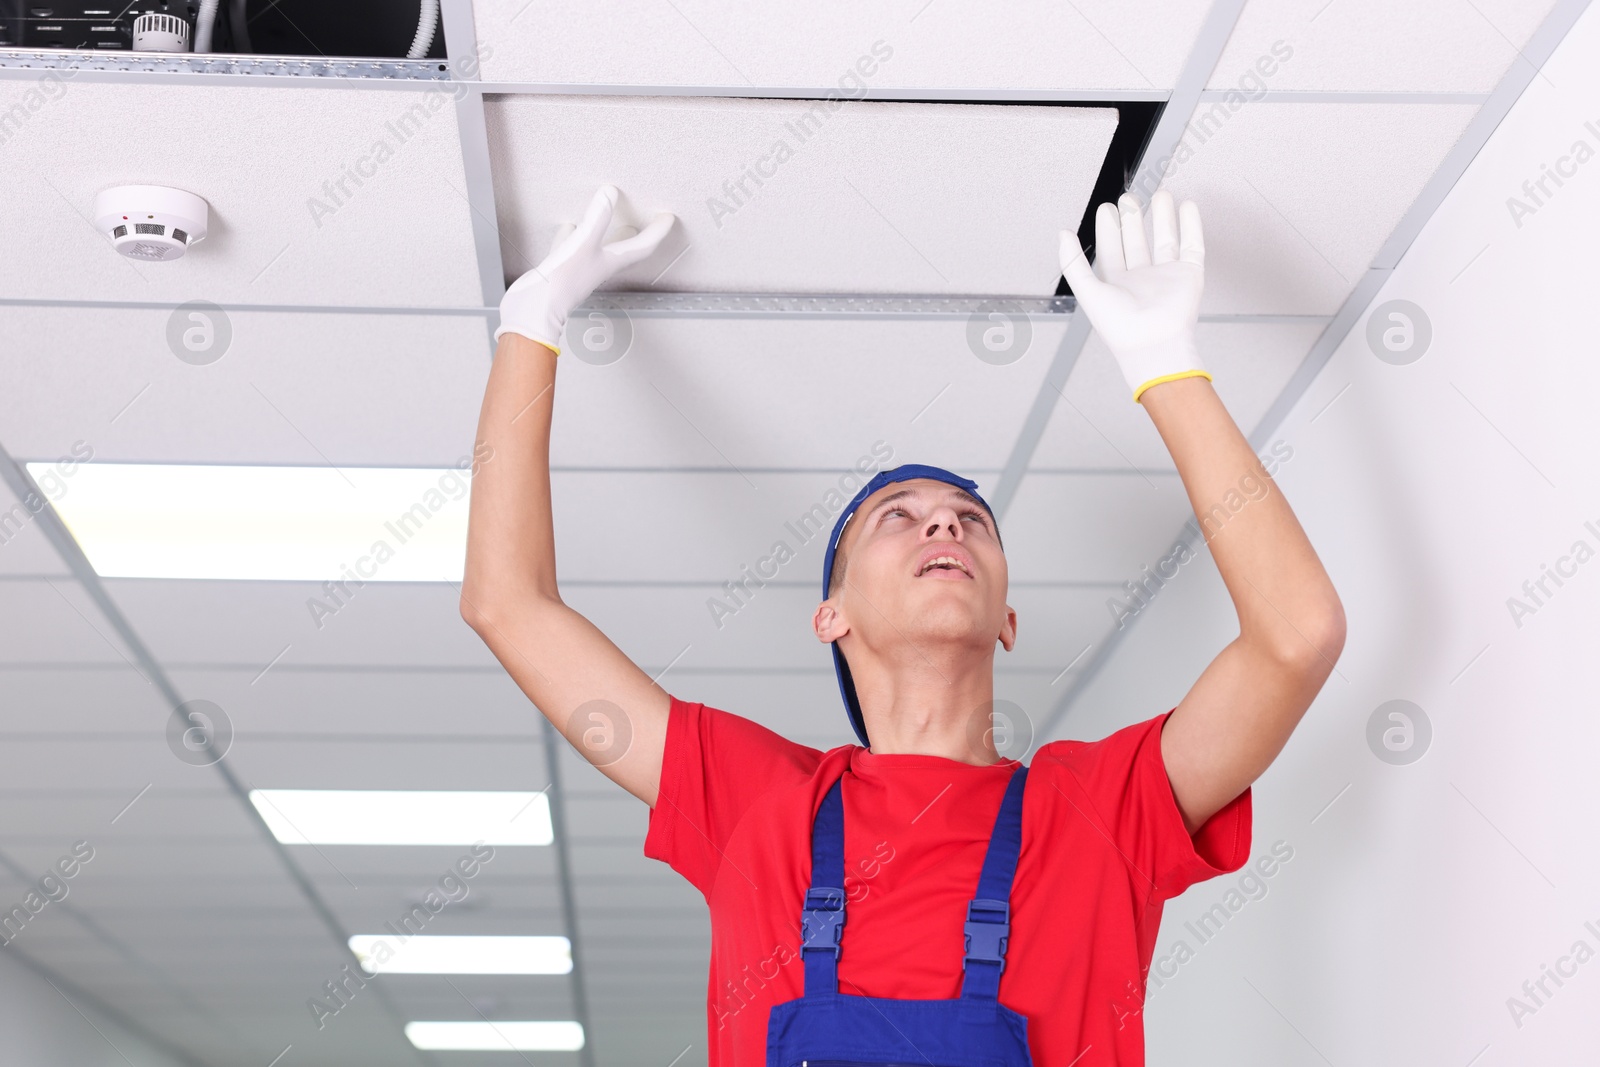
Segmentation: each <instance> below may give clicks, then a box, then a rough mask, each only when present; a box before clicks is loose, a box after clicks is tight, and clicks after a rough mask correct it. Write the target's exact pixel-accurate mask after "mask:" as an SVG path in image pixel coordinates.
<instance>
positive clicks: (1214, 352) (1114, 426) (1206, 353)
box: [1033, 319, 1326, 477]
mask: <svg viewBox="0 0 1600 1067" xmlns="http://www.w3.org/2000/svg"><path fill="white" fill-rule="evenodd" d="M1325 327H1326V322H1325V321H1324V320H1322V319H1313V320H1309V321H1307V322H1304V323H1249V324H1245V323H1220V322H1205V323H1201V324H1200V334H1199V344H1200V356H1201V358H1202V359H1203V360H1204V361H1205V364H1206V367H1207V368H1208V369H1209V370H1210V371H1211V373H1212V374H1213V376H1214V380H1213V384H1214V386H1215V387H1216V390H1217V395H1218V396H1220V397H1221V398H1222V402H1223V404H1224V405H1226V406H1227V408H1228V412H1229V413H1230V414H1231V415H1232V416H1233V418H1234V421H1235V422H1236V423H1238V425H1239V427H1240V429H1241V430H1243V431H1244V432H1245V433H1246V434H1248V433H1250V432H1251V431H1252V430H1253V429H1254V428H1255V426H1256V424H1257V423H1258V422H1259V421H1260V419H1261V416H1262V415H1263V414H1265V413H1266V410H1267V408H1268V407H1269V406H1270V405H1271V404H1272V401H1273V400H1275V399H1276V398H1277V396H1278V394H1279V393H1280V392H1282V390H1283V387H1284V385H1285V384H1286V383H1287V382H1288V380H1289V377H1290V375H1292V374H1293V373H1294V371H1295V369H1296V368H1297V367H1299V366H1300V363H1301V361H1302V360H1304V359H1305V357H1306V354H1307V353H1308V352H1309V351H1310V350H1311V346H1312V344H1313V343H1314V342H1315V341H1316V339H1317V338H1318V337H1319V336H1320V335H1321V334H1322V331H1323V329H1324V328H1325ZM1064 392H1065V396H1066V399H1064V400H1059V401H1058V402H1057V404H1056V408H1055V411H1054V412H1053V413H1052V414H1051V417H1050V422H1049V425H1048V426H1047V427H1046V428H1045V432H1044V436H1043V437H1041V438H1040V440H1039V448H1038V450H1037V451H1036V452H1035V453H1034V456H1033V466H1035V467H1098V468H1105V469H1108V470H1120V471H1126V472H1128V474H1129V475H1132V476H1135V477H1136V475H1135V474H1134V472H1135V471H1142V472H1144V473H1146V474H1152V472H1155V471H1161V472H1173V471H1175V469H1176V468H1175V467H1174V466H1173V463H1172V456H1171V455H1170V454H1169V453H1168V452H1167V447H1166V445H1165V444H1163V443H1162V441H1161V435H1160V434H1158V433H1156V428H1155V424H1154V423H1152V422H1151V421H1150V417H1149V416H1148V415H1147V414H1145V410H1144V408H1142V407H1140V406H1139V405H1138V404H1135V403H1134V402H1133V401H1132V399H1131V398H1130V394H1129V391H1128V385H1127V383H1126V382H1125V381H1124V380H1123V377H1122V372H1121V371H1120V370H1118V369H1117V364H1116V360H1115V359H1113V358H1112V356H1111V352H1110V351H1109V350H1108V349H1107V348H1106V346H1105V342H1104V341H1103V340H1102V339H1101V338H1100V335H1099V334H1090V335H1089V341H1088V343H1087V344H1086V345H1085V346H1084V349H1083V353H1082V354H1081V355H1080V356H1079V357H1078V362H1077V364H1076V365H1075V366H1074V367H1073V368H1072V375H1071V377H1069V378H1068V379H1067V387H1066V389H1065V391H1064ZM1163 476H1170V475H1163ZM1152 477H1154V475H1152Z"/></svg>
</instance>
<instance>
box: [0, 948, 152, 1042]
mask: <svg viewBox="0 0 1600 1067" xmlns="http://www.w3.org/2000/svg"><path fill="white" fill-rule="evenodd" d="M63 994H65V995H63ZM69 997H70V998H71V1000H70V1001H69V1000H68V999H67V998H69ZM90 1020H93V1022H92V1024H91V1022H90ZM0 1063H3V1064H5V1065H6V1067H128V1065H129V1064H130V1063H131V1064H133V1065H134V1067H180V1065H181V1061H179V1060H176V1059H174V1058H172V1057H171V1056H169V1055H167V1054H166V1053H164V1052H161V1051H158V1050H156V1049H155V1048H153V1047H152V1046H150V1045H149V1044H147V1043H146V1042H145V1041H143V1040H142V1039H140V1038H138V1037H135V1036H134V1035H133V1034H131V1033H129V1032H128V1031H127V1030H125V1029H123V1028H122V1027H121V1026H119V1025H117V1024H116V1023H115V1022H113V1021H112V1020H110V1019H107V1018H106V1017H105V1016H103V1015H100V1014H99V1013H98V1012H96V1011H95V1010H94V1008H93V1007H92V1006H91V1005H90V1004H88V1003H86V1002H85V1001H84V1000H83V999H81V997H74V996H73V995H72V992H71V991H66V990H63V991H59V992H58V991H57V990H55V989H52V988H50V983H49V982H48V981H47V980H46V979H45V978H43V977H42V976H41V975H39V974H38V973H37V972H35V971H33V970H31V969H30V968H28V967H26V966H24V965H23V964H22V963H20V962H18V961H17V959H16V958H15V956H14V955H13V954H12V953H11V952H8V951H7V950H5V949H0Z"/></svg>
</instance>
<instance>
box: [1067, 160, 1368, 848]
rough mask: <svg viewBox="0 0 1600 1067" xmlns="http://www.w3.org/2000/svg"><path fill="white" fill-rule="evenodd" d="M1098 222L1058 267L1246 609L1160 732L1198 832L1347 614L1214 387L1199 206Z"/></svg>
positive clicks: (1313, 673) (1271, 748) (1268, 755)
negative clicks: (1203, 354) (1086, 244)
mask: <svg viewBox="0 0 1600 1067" xmlns="http://www.w3.org/2000/svg"><path fill="white" fill-rule="evenodd" d="M1150 215H1151V229H1152V238H1153V239H1151V238H1147V237H1146V235H1145V220H1144V212H1143V211H1142V209H1141V206H1140V204H1139V202H1138V200H1137V199H1135V198H1134V197H1133V196H1131V195H1124V196H1123V197H1122V199H1121V200H1120V201H1119V202H1118V204H1117V205H1116V206H1115V207H1113V206H1112V205H1111V204H1102V205H1100V208H1099V211H1098V213H1097V214H1096V216H1095V250H1096V258H1095V263H1094V267H1093V269H1091V268H1090V266H1089V264H1088V262H1087V260H1086V259H1085V258H1084V254H1083V251H1082V250H1081V249H1080V248H1079V247H1078V241H1077V238H1076V237H1075V236H1074V235H1073V234H1072V233H1070V232H1066V231H1063V233H1062V234H1061V269H1062V272H1063V273H1064V274H1065V275H1066V278H1067V281H1068V283H1070V284H1071V286H1072V291H1073V293H1074V294H1075V295H1076V296H1077V298H1078V303H1079V306H1080V307H1081V308H1082V310H1083V312H1084V313H1086V314H1087V315H1088V316H1089V320H1090V321H1091V322H1092V323H1093V325H1094V328H1095V330H1096V331H1097V332H1098V333H1099V334H1100V335H1101V336H1102V337H1103V338H1104V340H1105V342H1106V345H1107V347H1108V348H1110V349H1111V353H1112V355H1114V356H1115V357H1116V359H1117V364H1118V366H1119V367H1120V369H1121V370H1122V373H1123V377H1124V379H1125V380H1126V381H1127V383H1128V387H1129V388H1130V389H1131V390H1132V392H1133V399H1134V400H1136V401H1138V402H1140V403H1142V404H1143V405H1144V408H1145V410H1146V412H1148V413H1149V415H1150V418H1151V419H1152V420H1154V422H1155V425H1156V429H1157V430H1158V431H1160V433H1161V437H1162V440H1164V441H1165V442H1166V445H1167V450H1168V451H1169V452H1171V453H1172V458H1173V460H1174V461H1175V462H1176V463H1177V467H1178V474H1179V475H1180V476H1181V477H1182V478H1183V486H1184V489H1186V490H1187V491H1188V494H1189V503H1190V504H1191V505H1193V507H1194V510H1195V515H1196V516H1197V517H1198V519H1199V521H1200V527H1201V530H1202V531H1203V532H1204V533H1205V536H1206V542H1207V544H1208V545H1209V546H1210V549H1211V554H1212V557H1213V558H1214V559H1215V560H1216V563H1217V569H1218V570H1219V571H1221V572H1222V580H1223V581H1224V582H1225V583H1226V584H1227V586H1228V593H1229V595H1231V596H1232V598H1233V605H1234V610H1235V611H1236V612H1237V613H1238V616H1239V636H1238V637H1237V638H1235V639H1234V640H1233V641H1232V642H1231V643H1230V644H1229V645H1228V647H1226V648H1224V649H1223V650H1222V652H1221V654H1219V655H1218V656H1217V658H1216V659H1214V660H1212V661H1211V665H1210V666H1208V667H1207V668H1206V669H1205V671H1204V672H1203V673H1202V674H1201V675H1200V679H1199V681H1197V682H1195V684H1194V687H1193V688H1192V689H1190V690H1189V692H1188V693H1187V694H1186V695H1185V696H1184V698H1183V700H1182V701H1181V702H1179V704H1178V706H1177V708H1176V710H1174V711H1173V713H1172V715H1171V716H1169V717H1168V719H1167V721H1166V724H1165V726H1164V727H1163V729H1162V734H1161V754H1162V758H1163V760H1164V761H1165V762H1166V767H1167V777H1168V779H1169V780H1170V781H1171V783H1172V793H1173V796H1174V797H1175V798H1176V800H1177V802H1178V808H1179V810H1180V811H1181V812H1182V813H1183V819H1184V822H1185V824H1186V825H1187V826H1188V828H1189V832H1190V833H1191V834H1192V833H1194V832H1195V831H1196V830H1198V829H1199V828H1200V827H1201V826H1202V825H1204V823H1205V821H1206V820H1207V819H1209V818H1210V817H1211V816H1212V815H1214V814H1216V812H1217V811H1219V810H1220V809H1221V808H1222V807H1223V806H1224V805H1226V804H1227V803H1228V802H1229V801H1231V800H1233V799H1234V798H1235V797H1237V796H1238V795H1239V794H1240V793H1242V792H1244V790H1245V789H1246V787H1248V786H1249V785H1250V783H1252V782H1254V781H1255V780H1256V778H1257V777H1258V776H1260V774H1261V772H1262V771H1264V770H1266V769H1267V766H1268V765H1269V764H1270V763H1271V762H1272V761H1273V759H1275V758H1276V757H1277V755H1278V753H1279V752H1280V751H1282V749H1283V746H1284V744H1285V743H1286V742H1287V741H1288V740H1289V734H1290V733H1291V732H1293V730H1294V728H1295V724H1296V723H1298V722H1299V721H1300V717H1301V716H1302V715H1304V714H1305V711H1306V708H1308V707H1310V706H1311V701H1312V699H1313V698H1314V697H1316V695H1317V691H1318V690H1320V689H1321V688H1322V683H1323V682H1325V681H1327V678H1328V674H1329V672H1331V671H1332V670H1333V664H1334V661H1335V660H1337V659H1338V658H1339V653H1340V651H1341V650H1342V649H1343V648H1344V609H1343V608H1342V607H1341V606H1340V604H1339V597H1338V595H1337V594H1336V593H1335V592H1334V590H1333V583H1332V582H1330V581H1329V580H1328V574H1327V572H1326V571H1325V570H1323V568H1322V563H1321V561H1320V560H1318V559H1317V554H1316V552H1315V551H1314V550H1313V549H1312V548H1311V542H1310V541H1309V540H1307V538H1306V535H1305V531H1304V530H1302V529H1301V528H1300V523H1299V521H1298V520H1297V519H1296V518H1295V517H1294V512H1293V511H1291V510H1290V509H1289V503H1288V501H1287V500H1285V499H1284V497H1283V493H1282V492H1281V491H1280V490H1279V489H1278V487H1277V486H1276V485H1275V484H1273V481H1272V478H1271V477H1270V476H1269V475H1268V474H1267V472H1266V471H1265V470H1264V469H1262V466H1261V463H1260V461H1259V460H1257V458H1256V456H1255V453H1254V452H1252V451H1251V449H1250V445H1249V443H1248V442H1247V441H1245V439H1244V435H1243V434H1241V433H1240V432H1239V428H1238V427H1237V426H1235V425H1234V422H1233V418H1232V417H1231V416H1230V415H1229V414H1228V412H1227V409H1226V408H1224V407H1223V406H1222V401H1221V400H1220V399H1218V397H1217V394H1216V392H1215V390H1213V389H1212V387H1211V381H1210V378H1211V375H1210V374H1209V373H1208V372H1207V371H1206V369H1205V365H1204V364H1203V363H1202V362H1201V359H1200V353H1199V350H1198V348H1197V347H1196V344H1195V333H1196V327H1197V324H1198V322H1199V317H1200V294H1201V291H1202V289H1203V287H1204V279H1205V238H1204V235H1203V233H1202V231H1201V226H1200V211H1199V209H1198V208H1197V207H1195V205H1194V204H1192V203H1185V204H1184V205H1183V206H1182V207H1181V209H1180V208H1178V207H1176V206H1175V205H1174V204H1173V201H1172V197H1171V196H1169V195H1168V194H1167V193H1166V192H1165V191H1164V190H1163V191H1160V192H1157V193H1156V194H1155V196H1154V197H1152V198H1151V202H1150Z"/></svg>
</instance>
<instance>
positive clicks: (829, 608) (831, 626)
mask: <svg viewBox="0 0 1600 1067" xmlns="http://www.w3.org/2000/svg"><path fill="white" fill-rule="evenodd" d="M811 629H812V630H813V631H814V632H815V633H816V635H817V640H818V641H821V642H822V643H823V644H828V643H829V642H831V641H837V640H838V639H839V638H841V637H843V636H844V635H845V634H847V633H849V632H850V620H849V619H847V618H845V616H844V612H843V611H841V610H840V609H839V608H838V607H837V606H836V605H835V604H834V602H833V601H832V600H824V601H823V602H822V603H821V604H818V605H817V610H816V613H815V614H813V615H812V616H811Z"/></svg>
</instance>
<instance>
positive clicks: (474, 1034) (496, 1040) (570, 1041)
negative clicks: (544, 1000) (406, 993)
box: [406, 1021, 583, 1052]
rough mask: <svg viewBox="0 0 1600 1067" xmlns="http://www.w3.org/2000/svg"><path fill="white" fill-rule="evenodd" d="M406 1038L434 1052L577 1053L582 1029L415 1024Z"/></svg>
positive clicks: (520, 1024)
mask: <svg viewBox="0 0 1600 1067" xmlns="http://www.w3.org/2000/svg"><path fill="white" fill-rule="evenodd" d="M406 1037H408V1038H410V1039H411V1043H412V1044H413V1045H415V1046H416V1047H417V1048H420V1049H427V1050H430V1051H434V1052H454V1051H473V1052H496V1051H498V1052H575V1051H577V1050H578V1049H580V1048H582V1047H583V1026H582V1025H581V1024H579V1023H575V1022H531V1021H526V1022H511V1021H504V1022H439V1023H435V1022H416V1023H406Z"/></svg>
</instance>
